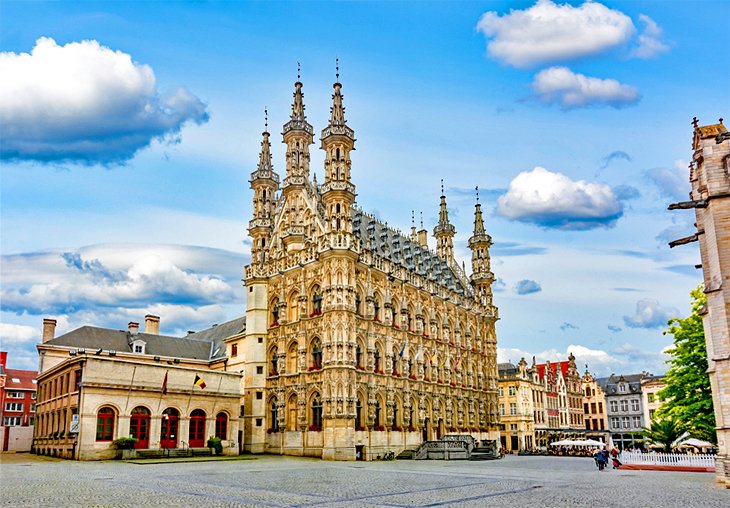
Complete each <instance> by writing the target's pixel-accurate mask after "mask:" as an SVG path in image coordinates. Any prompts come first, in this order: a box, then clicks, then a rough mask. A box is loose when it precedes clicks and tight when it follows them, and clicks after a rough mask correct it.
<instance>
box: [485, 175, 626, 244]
mask: <svg viewBox="0 0 730 508" xmlns="http://www.w3.org/2000/svg"><path fill="white" fill-rule="evenodd" d="M497 203H498V204H497V212H498V213H499V214H500V215H502V216H504V217H507V218H508V219H513V220H519V221H522V222H529V223H532V224H536V225H538V226H542V227H546V228H557V229H573V230H584V229H592V228H596V227H599V226H603V227H612V226H613V225H615V223H616V220H618V218H619V217H621V215H622V214H623V206H622V205H621V202H620V201H619V200H618V198H617V197H616V195H615V194H614V192H613V190H612V189H611V187H609V186H608V185H606V184H602V183H597V182H586V181H585V180H578V181H573V180H571V179H570V178H568V177H567V176H565V175H563V174H561V173H553V172H551V171H548V170H547V169H545V168H541V167H539V166H538V167H536V168H535V169H533V170H532V171H530V172H527V171H525V172H522V173H520V174H519V175H517V176H516V177H515V178H514V180H512V182H510V185H509V189H508V190H507V193H506V194H504V195H503V196H501V197H500V198H499V199H498V201H497Z"/></svg>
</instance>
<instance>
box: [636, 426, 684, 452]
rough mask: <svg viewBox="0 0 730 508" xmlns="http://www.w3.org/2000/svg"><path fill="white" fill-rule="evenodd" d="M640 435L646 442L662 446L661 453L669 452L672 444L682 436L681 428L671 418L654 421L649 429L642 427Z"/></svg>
mask: <svg viewBox="0 0 730 508" xmlns="http://www.w3.org/2000/svg"><path fill="white" fill-rule="evenodd" d="M642 434H644V438H645V439H646V441H649V442H651V443H654V444H658V445H662V447H663V448H662V451H665V452H671V451H672V443H674V442H675V441H676V440H677V439H679V437H680V436H681V435H682V427H681V426H680V425H679V423H678V422H677V421H676V420H674V419H672V418H665V419H663V420H654V421H653V422H652V423H651V427H649V428H647V427H644V429H643V431H642Z"/></svg>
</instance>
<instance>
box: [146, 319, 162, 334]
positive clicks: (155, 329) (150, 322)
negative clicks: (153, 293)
mask: <svg viewBox="0 0 730 508" xmlns="http://www.w3.org/2000/svg"><path fill="white" fill-rule="evenodd" d="M144 333H149V334H150V335H159V334H160V316H153V315H152V314H147V315H146V316H145V317H144Z"/></svg>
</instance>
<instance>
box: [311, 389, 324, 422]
mask: <svg viewBox="0 0 730 508" xmlns="http://www.w3.org/2000/svg"><path fill="white" fill-rule="evenodd" d="M310 430H322V401H321V400H320V398H319V394H316V395H314V397H312V424H311V428H310Z"/></svg>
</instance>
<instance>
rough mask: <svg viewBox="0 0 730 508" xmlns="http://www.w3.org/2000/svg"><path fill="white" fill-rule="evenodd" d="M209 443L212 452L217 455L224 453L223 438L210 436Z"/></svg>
mask: <svg viewBox="0 0 730 508" xmlns="http://www.w3.org/2000/svg"><path fill="white" fill-rule="evenodd" d="M207 444H208V448H210V449H211V452H212V453H214V454H215V455H221V454H222V453H223V443H222V442H221V438H219V437H216V436H210V437H209V438H208V443H207Z"/></svg>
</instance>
